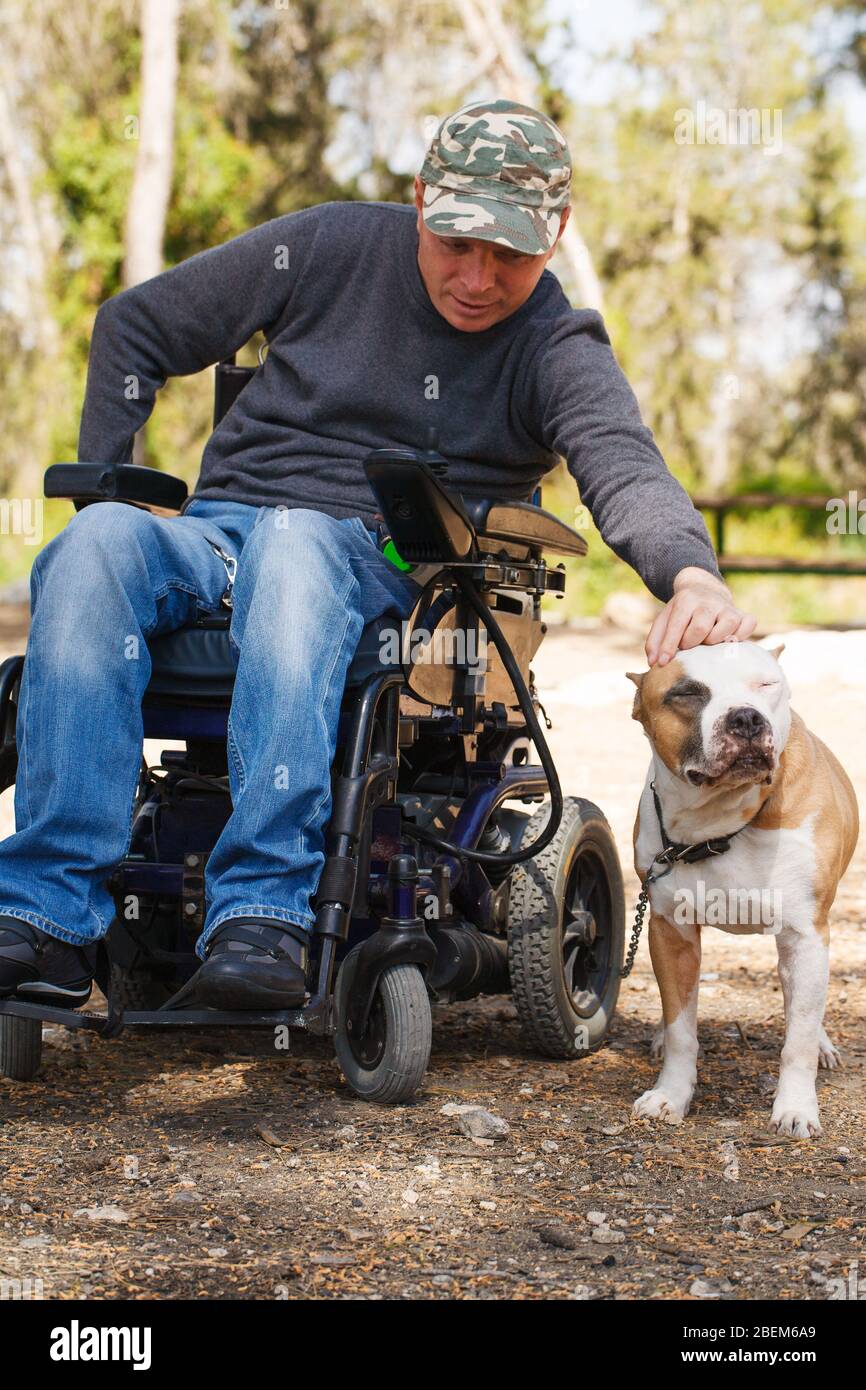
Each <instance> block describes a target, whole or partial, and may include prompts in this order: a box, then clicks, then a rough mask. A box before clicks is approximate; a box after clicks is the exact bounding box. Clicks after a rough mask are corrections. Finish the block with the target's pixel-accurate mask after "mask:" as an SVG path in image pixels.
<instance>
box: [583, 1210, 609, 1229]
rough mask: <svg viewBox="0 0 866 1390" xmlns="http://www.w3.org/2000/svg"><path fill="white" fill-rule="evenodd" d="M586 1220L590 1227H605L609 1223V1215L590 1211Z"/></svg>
mask: <svg viewBox="0 0 866 1390" xmlns="http://www.w3.org/2000/svg"><path fill="white" fill-rule="evenodd" d="M586 1219H587V1221H588V1222H589V1224H590V1226H603V1225H604V1224H605V1222H606V1221H607V1213H606V1212H603V1211H588V1212H587V1213H586Z"/></svg>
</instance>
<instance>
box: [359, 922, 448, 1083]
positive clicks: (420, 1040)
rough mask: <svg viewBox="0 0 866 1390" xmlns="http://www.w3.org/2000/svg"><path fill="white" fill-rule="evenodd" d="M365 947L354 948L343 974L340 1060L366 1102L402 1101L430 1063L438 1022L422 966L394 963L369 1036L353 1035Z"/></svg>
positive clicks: (379, 992)
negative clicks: (356, 980) (351, 1014)
mask: <svg viewBox="0 0 866 1390" xmlns="http://www.w3.org/2000/svg"><path fill="white" fill-rule="evenodd" d="M359 950H360V947H358V946H356V947H355V948H354V949H353V950H351V951H350V952H349V954H348V955H347V956H346V958H345V960H344V961H343V963H342V965H341V966H340V973H339V974H338V976H337V988H336V992H335V1005H336V1012H337V1032H336V1037H335V1046H336V1052H337V1061H338V1062H339V1064H340V1067H341V1068H342V1071H343V1075H344V1076H345V1078H346V1080H347V1081H348V1083H349V1085H350V1086H351V1088H352V1090H353V1091H354V1092H355V1094H356V1095H357V1096H360V1097H361V1099H362V1100H370V1101H377V1102H378V1103H379V1104H380V1105H400V1104H402V1103H404V1102H405V1101H408V1100H411V1099H412V1097H413V1096H414V1094H415V1092H416V1091H417V1090H418V1087H419V1086H420V1085H421V1083H422V1081H423V1080H424V1073H425V1072H426V1070H427V1067H428V1065H429V1062H430V1048H431V1046H432V1042H433V1021H432V1016H431V1013H430V999H429V997H428V994H427V987H426V985H425V984H424V977H423V975H422V974H421V971H420V970H419V969H418V967H417V966H415V965H391V966H389V967H388V969H387V970H384V971H383V972H382V974H381V975H380V977H379V983H378V985H377V988H376V997H375V1000H374V1003H373V1008H372V1010H371V1013H370V1023H369V1026H368V1028H367V1032H366V1034H365V1036H364V1038H363V1039H362V1040H360V1042H359V1041H356V1040H355V1039H354V1038H350V1036H349V1033H348V1031H347V1029H346V1016H347V1012H348V1003H349V996H350V994H351V991H352V979H353V977H354V973H355V964H356V962H357V956H358V951H359Z"/></svg>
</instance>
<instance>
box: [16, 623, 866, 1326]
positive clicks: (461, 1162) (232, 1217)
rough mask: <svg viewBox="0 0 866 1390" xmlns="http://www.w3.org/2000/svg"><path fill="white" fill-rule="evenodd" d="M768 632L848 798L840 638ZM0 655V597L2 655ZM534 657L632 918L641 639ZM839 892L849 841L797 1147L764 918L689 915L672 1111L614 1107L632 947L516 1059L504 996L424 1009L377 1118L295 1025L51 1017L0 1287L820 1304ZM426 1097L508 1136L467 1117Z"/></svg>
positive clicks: (590, 633) (328, 1051) (843, 1029)
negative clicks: (688, 960)
mask: <svg viewBox="0 0 866 1390" xmlns="http://www.w3.org/2000/svg"><path fill="white" fill-rule="evenodd" d="M19 622H20V614H19ZM785 640H786V641H788V643H789V653H790V655H788V654H786V656H785V657H783V662H785V664H786V666H787V667H788V670H789V678H790V679H791V682H792V686H793V689H794V705H795V707H796V708H797V709H798V710H799V712H800V713H801V714H802V715H803V716H804V717H805V719H806V720H807V722H808V723H809V724H810V725H811V727H812V728H813V729H814V730H815V732H816V733H818V734H820V735H821V736H822V737H824V738H825V739H826V740H827V742H828V743H830V745H831V746H832V747H833V748H834V750H835V751H836V753H837V754H838V755H839V756H840V757H841V758H842V759H843V761H844V762H845V763H846V765H847V767H848V769H849V772H850V774H851V776H852V778H853V780H854V782H855V785H856V787H857V789H858V794H859V795H860V798H861V803H862V802H863V793H864V789H866V746H864V741H863V739H862V733H861V731H862V708H863V697H864V683H866V634H864V633H845V634H837V633H828V634H824V633H794V634H786V635H785ZM14 650H23V648H22V646H21V637H20V633H17V632H16V630H15V613H14V610H7V611H6V612H5V613H3V614H0V655H7V654H8V653H9V652H10V651H14ZM533 664H534V667H535V670H536V673H537V676H538V685H539V690H540V692H541V696H542V699H543V701H544V704H545V706H546V708H547V710H548V713H549V714H550V716H551V717H552V719H553V721H554V729H553V731H552V732H551V735H550V738H551V744H552V747H553V751H554V754H555V756H556V760H557V765H558V768H559V771H560V776H561V779H562V782H563V786H564V789H565V791H566V792H569V793H576V794H581V795H585V796H589V797H590V798H591V799H593V800H595V801H597V802H598V803H599V804H600V805H601V806H602V808H603V809H604V811H605V812H606V814H607V815H608V817H609V819H610V821H611V824H612V826H613V829H614V832H615V834H616V838H617V841H618V844H619V848H620V855H621V859H622V862H623V865H624V868H625V871H626V887H627V895H628V903H629V918H630V917H631V913H632V906H633V903H634V900H635V896H636V891H637V881H636V878H635V876H634V873H633V870H632V866H631V827H632V821H633V818H634V810H635V806H636V803H637V797H638V793H639V789H640V786H641V785H642V782H643V778H644V774H645V769H646V763H647V745H646V743H645V741H644V739H643V736H642V734H641V731H640V729H639V727H638V725H636V724H634V723H633V722H632V721H631V720H630V718H629V712H630V708H631V691H632V687H631V686H630V684H629V683H628V682H627V681H626V680H625V679H624V676H623V672H624V671H626V670H640V669H643V666H644V662H643V658H642V651H641V644H640V642H639V641H638V640H637V639H636V638H634V637H629V636H628V635H627V634H624V633H622V632H619V631H611V630H608V629H605V628H598V627H592V626H591V625H589V624H587V626H586V629H585V630H584V629H580V630H574V629H564V628H552V629H551V632H550V633H549V635H548V637H547V639H546V641H545V644H544V647H543V649H542V651H541V652H540V653H539V656H538V658H537V660H536V661H535V662H534V663H533ZM159 746H166V745H159ZM11 796H12V793H11V791H9V792H7V793H5V794H4V795H3V797H2V798H0V834H8V833H9V832H10V830H11V828H12V819H11ZM864 904H866V884H864V850H863V844H862V841H861V845H860V847H858V852H857V856H856V859H855V862H854V864H853V866H852V868H851V869H850V870H849V873H848V876H847V877H846V880H845V881H844V883H843V885H842V889H841V892H840V894H839V897H838V899H837V903H836V907H835V909H834V914H833V930H832V938H831V944H832V980H831V986H830V999H829V1005H828V1010H827V1029H828V1032H829V1033H830V1036H831V1037H832V1038H833V1040H834V1042H836V1044H837V1045H838V1046H839V1047H840V1048H841V1051H842V1053H843V1060H844V1067H843V1068H842V1069H841V1070H837V1071H835V1072H833V1073H822V1080H821V1083H820V1099H821V1108H822V1119H823V1123H824V1130H825V1133H824V1136H823V1137H822V1138H820V1139H817V1140H811V1141H798V1140H791V1139H779V1138H778V1137H777V1136H775V1135H773V1134H772V1133H770V1132H769V1130H768V1129H767V1123H768V1120H769V1114H770V1093H771V1091H772V1087H773V1085H774V1080H775V1076H776V1072H777V1068H778V1058H779V1051H780V1048H781V1043H782V1001H781V994H780V991H779V986H778V981H777V978H776V974H775V948H774V946H773V943H772V940H770V939H767V938H736V937H727V936H725V935H724V934H722V933H712V932H709V931H708V932H707V933H705V945H704V959H703V972H704V973H703V975H702V981H703V983H702V986H701V1007H700V1038H701V1043H702V1048H703V1055H702V1060H701V1064H700V1079H699V1087H698V1092H697V1095H696V1098H695V1102H694V1104H693V1108H692V1112H691V1114H690V1116H689V1117H688V1119H687V1120H686V1121H685V1123H684V1124H683V1125H682V1126H680V1127H678V1128H675V1129H674V1128H669V1127H666V1126H662V1127H660V1128H652V1127H650V1125H649V1124H647V1123H634V1122H632V1121H631V1119H630V1107H631V1103H632V1101H633V1100H634V1098H635V1097H636V1096H637V1095H638V1094H640V1092H641V1091H643V1090H644V1089H646V1087H647V1086H648V1085H649V1084H651V1082H652V1080H653V1079H654V1075H655V1071H656V1068H655V1065H654V1064H653V1063H652V1062H651V1060H650V1057H649V1039H650V1035H651V1032H652V1029H653V1026H654V1024H655V1022H656V1021H657V1018H658V1015H659V1003H658V995H657V990H656V986H655V982H654V980H653V978H652V974H651V971H650V967H649V960H648V955H647V952H646V949H645V947H643V948H642V950H641V952H640V955H639V958H638V965H637V967H636V969H635V972H634V974H633V975H632V977H631V979H630V980H629V981H628V982H627V983H626V984H625V986H624V988H623V992H622V994H621V996H620V1000H621V1002H620V1008H619V1011H618V1014H617V1017H616V1020H615V1024H614V1027H613V1031H612V1037H611V1041H610V1044H609V1045H608V1046H607V1047H606V1048H605V1049H604V1050H603V1051H601V1052H600V1053H597V1054H595V1055H594V1056H592V1057H590V1058H589V1059H584V1060H575V1061H573V1062H552V1061H550V1060H545V1059H541V1058H539V1057H538V1056H535V1055H533V1054H532V1052H531V1051H530V1050H529V1048H528V1047H527V1046H526V1045H525V1044H524V1043H523V1042H522V1041H521V1037H520V1032H519V1028H518V1024H517V1022H516V1019H515V1015H514V1010H513V1007H512V1005H511V1003H510V1000H508V999H507V998H497V999H486V1000H480V1001H475V1002H472V1003H468V1004H458V1005H454V1006H449V1007H438V1008H437V1009H436V1010H435V1011H434V1045H433V1057H432V1062H431V1066H430V1070H429V1072H428V1075H427V1080H426V1083H425V1085H424V1088H423V1091H422V1092H421V1093H420V1095H419V1097H418V1098H417V1100H416V1102H415V1103H413V1104H412V1105H409V1106H403V1107H398V1108H396V1109H389V1110H382V1109H377V1108H373V1107H370V1106H366V1105H364V1104H362V1103H361V1102H360V1101H358V1100H356V1099H355V1098H354V1097H353V1095H352V1094H351V1093H350V1092H349V1091H348V1090H347V1088H346V1085H345V1082H344V1081H343V1080H342V1077H341V1075H340V1073H339V1070H338V1068H337V1065H336V1063H335V1061H334V1057H333V1051H332V1048H331V1046H330V1044H326V1043H323V1042H319V1041H316V1040H308V1039H302V1040H300V1041H298V1042H297V1043H293V1049H292V1051H291V1052H290V1053H289V1054H288V1055H283V1054H280V1055H278V1056H275V1054H274V1052H273V1050H272V1048H271V1046H270V1045H269V1042H268V1040H266V1039H264V1038H262V1037H258V1036H257V1035H255V1034H254V1033H246V1034H241V1035H237V1034H230V1035H228V1036H227V1037H226V1038H225V1039H223V1038H220V1037H217V1036H215V1035H212V1034H199V1035H197V1036H195V1037H192V1038H190V1037H181V1036H180V1035H165V1036H163V1037H155V1036H151V1037H148V1036H142V1035H140V1036H136V1035H134V1034H129V1035H126V1036H124V1037H122V1038H121V1039H119V1040H117V1041H115V1042H111V1043H103V1042H100V1041H99V1039H97V1038H95V1037H94V1038H91V1037H88V1036H83V1035H80V1034H74V1033H68V1032H67V1031H66V1030H65V1029H55V1028H48V1029H46V1037H45V1061H44V1066H43V1070H42V1073H41V1075H40V1078H39V1079H38V1080H37V1081H36V1082H34V1083H30V1084H16V1083H12V1082H8V1081H4V1080H0V1281H2V1280H3V1279H4V1278H5V1279H19V1280H22V1281H23V1280H27V1279H30V1280H31V1281H35V1280H39V1281H41V1284H38V1285H33V1287H34V1288H35V1289H37V1290H41V1292H42V1295H43V1296H44V1297H46V1298H52V1299H64V1298H77V1297H82V1296H89V1297H93V1298H100V1299H101V1298H108V1299H111V1298H119V1297H132V1298H142V1299H150V1298H163V1299H165V1298H177V1297H196V1298H227V1297H229V1298H230V1297H241V1298H252V1299H284V1298H289V1299H295V1298H325V1297H334V1296H336V1297H341V1298H395V1297H396V1298H485V1299H501V1298H520V1299H542V1298H543V1299H584V1298H590V1299H594V1298H608V1299H609V1298H625V1299H629V1298H656V1299H658V1298H665V1299H668V1298H701V1299H703V1298H722V1299H739V1298H746V1299H748V1298H795V1299H800V1298H810V1299H824V1298H827V1297H828V1295H829V1293H830V1292H831V1291H832V1289H833V1287H834V1286H833V1285H832V1284H831V1283H830V1282H829V1281H832V1280H833V1279H838V1278H842V1279H844V1280H845V1282H846V1285H847V1284H848V1282H849V1280H850V1279H851V1277H852V1270H853V1272H854V1275H855V1276H856V1274H857V1272H858V1271H857V1269H856V1264H857V1262H858V1260H860V1257H861V1252H862V1251H863V1248H864V1227H866V1207H864V1202H863V1192H864V1180H866V1160H864V1155H863V1141H862V1132H863V1130H862V1126H863V1111H864V1095H863V1065H864V1056H866V1045H864V1032H863V1025H862V1018H863V1005H864V983H863V981H864V964H866V931H864V917H866V912H864ZM453 1104H458V1105H460V1104H476V1105H479V1106H481V1107H483V1108H484V1109H485V1110H486V1111H489V1112H492V1113H493V1114H494V1115H496V1116H499V1117H501V1118H502V1119H503V1120H505V1121H506V1122H507V1126H508V1129H507V1133H504V1134H502V1135H501V1136H500V1137H496V1138H491V1139H472V1138H468V1137H466V1136H465V1135H464V1134H463V1133H462V1132H461V1130H460V1127H459V1125H460V1120H459V1116H455V1115H453V1114H447V1113H443V1108H444V1107H448V1106H450V1105H453ZM861 1265H862V1269H863V1270H864V1271H866V1259H864V1260H862V1261H861ZM861 1277H862V1276H861ZM862 1287H863V1286H862V1283H861V1285H860V1288H861V1292H862ZM0 1291H2V1290H0Z"/></svg>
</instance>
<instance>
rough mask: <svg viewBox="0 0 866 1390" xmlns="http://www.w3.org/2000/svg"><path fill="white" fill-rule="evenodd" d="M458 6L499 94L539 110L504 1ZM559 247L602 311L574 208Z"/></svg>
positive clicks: (582, 293)
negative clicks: (503, 8) (507, 18)
mask: <svg viewBox="0 0 866 1390" xmlns="http://www.w3.org/2000/svg"><path fill="white" fill-rule="evenodd" d="M456 6H457V9H458V11H459V13H460V18H461V20H462V21H463V27H464V29H465V30H466V35H467V37H468V39H469V41H470V43H471V44H472V46H473V48H474V49H475V53H476V55H477V58H478V61H479V64H480V65H483V66H484V68H485V70H486V71H490V72H491V76H492V77H493V79H494V83H495V85H496V87H497V89H498V91H499V92H500V94H501V95H502V96H505V97H512V98H513V99H514V100H515V101H519V102H520V103H521V105H523V106H532V107H535V108H536V109H537V108H538V102H539V96H538V84H537V83H536V81H535V79H534V77H533V74H532V71H531V69H530V66H529V63H528V62H527V60H526V56H525V54H524V53H523V50H522V49H521V47H520V44H519V42H518V40H517V38H516V36H515V34H514V32H513V30H512V29H511V28H510V26H509V25H508V24H507V23H506V20H505V17H504V15H503V13H502V3H501V0H456ZM559 250H560V251H561V253H562V255H563V256H564V257H565V260H566V262H567V264H568V267H569V269H570V271H571V273H572V275H573V276H574V281H575V285H576V287H577V293H578V295H579V297H580V300H581V304H582V305H583V306H584V307H586V308H588V309H598V311H599V313H601V312H603V309H604V296H603V294H602V289H601V282H600V281H599V278H598V276H597V275H596V273H595V267H594V265H593V263H592V256H591V255H590V252H589V248H588V246H587V245H586V242H585V241H584V240H583V237H582V236H581V235H580V231H579V230H578V226H577V220H576V218H575V214H574V208H572V210H571V217H570V218H569V220H568V226H567V227H566V229H565V231H564V232H563V234H562V237H561V239H560V242H559Z"/></svg>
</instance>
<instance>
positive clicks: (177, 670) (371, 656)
mask: <svg viewBox="0 0 866 1390" xmlns="http://www.w3.org/2000/svg"><path fill="white" fill-rule="evenodd" d="M219 616H222V615H219ZM225 616H226V619H227V618H228V614H226V615H225ZM395 621H396V622H398V623H399V619H395V617H394V615H393V614H384V615H383V616H382V617H381V618H378V619H377V620H376V621H375V622H373V623H369V624H368V625H367V626H366V627H365V628H364V630H363V632H362V633H361V638H360V641H359V642H358V646H357V648H356V649H355V655H354V657H353V658H352V662H351V664H350V666H349V672H348V675H347V678H346V684H347V685H359V684H360V683H361V682H362V681H364V680H366V679H367V677H368V676H370V675H372V674H373V672H374V671H380V670H383V669H384V668H383V667H382V665H381V663H380V661H379V649H380V645H381V629H382V628H383V627H385V626H391V627H393V626H394V623H395ZM147 645H148V650H149V652H150V657H151V662H152V666H153V669H152V671H151V677H150V683H149V685H148V687H147V692H146V693H147V694H148V695H171V696H174V697H178V696H184V695H188V696H193V697H195V698H196V699H213V700H217V701H220V702H223V701H224V702H225V703H230V701H231V697H232V691H233V689H234V682H235V673H236V669H237V668H236V666H235V649H234V647H232V646H231V644H230V642H229V630H228V622H227V621H226V622H225V624H222V623H217V624H215V625H213V626H195V627H192V626H190V627H180V628H177V629H176V630H175V631H174V632H164V633H161V634H160V635H159V636H158V637H152V638H151V639H150V641H149V642H148V644H147Z"/></svg>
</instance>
